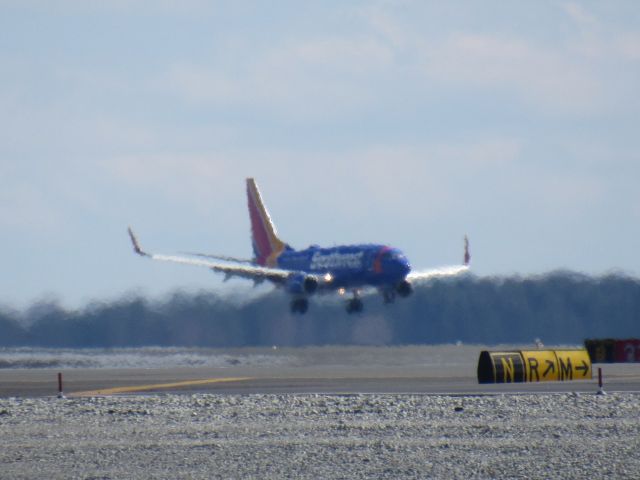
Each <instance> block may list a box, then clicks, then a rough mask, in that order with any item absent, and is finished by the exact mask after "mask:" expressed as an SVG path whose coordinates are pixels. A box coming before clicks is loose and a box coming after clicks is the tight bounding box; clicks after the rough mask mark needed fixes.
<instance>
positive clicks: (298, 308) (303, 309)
mask: <svg viewBox="0 0 640 480" xmlns="http://www.w3.org/2000/svg"><path fill="white" fill-rule="evenodd" d="M290 307H291V313H299V314H300V315H303V314H305V313H307V310H308V309H309V300H307V299H306V298H294V299H293V300H291V305H290Z"/></svg>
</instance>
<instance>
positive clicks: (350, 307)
mask: <svg viewBox="0 0 640 480" xmlns="http://www.w3.org/2000/svg"><path fill="white" fill-rule="evenodd" d="M363 308H364V304H363V303H362V300H360V298H358V297H357V296H354V297H353V298H352V299H350V300H347V313H348V314H352V313H362V310H363Z"/></svg>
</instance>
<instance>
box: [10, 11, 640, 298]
mask: <svg viewBox="0 0 640 480" xmlns="http://www.w3.org/2000/svg"><path fill="white" fill-rule="evenodd" d="M272 3H274V2H253V1H238V2H214V1H211V2H209V1H199V0H191V1H190V0H186V1H185V0H182V1H170V0H165V1H150V0H149V1H142V0H141V1H128V0H115V1H111V2H86V1H80V0H66V1H65V0H60V1H56V2H44V1H29V0H27V1H24V0H23V1H11V0H9V1H7V0H5V1H1V2H0V112H1V113H0V231H1V232H2V237H1V239H0V242H1V246H2V248H1V252H2V268H1V269H0V304H5V305H11V306H15V307H18V308H19V307H22V306H25V305H28V304H29V303H30V302H32V301H35V300H38V299H42V298H57V299H59V300H60V301H61V302H62V303H63V304H64V305H69V306H76V305H82V304H84V303H85V302H87V301H91V300H101V299H102V300H103V299H109V298H116V297H118V296H119V295H121V294H123V293H125V292H129V291H138V292H143V293H146V294H149V295H152V296H159V295H162V294H164V293H165V292H168V291H170V290H171V289H173V288H177V287H180V288H188V289H191V288H198V289H199V288H210V289H223V288H224V289H235V290H238V291H242V289H247V290H250V289H251V286H250V284H245V283H243V282H241V281H231V282H228V283H227V284H222V282H221V279H220V278H219V277H216V276H215V275H214V274H212V273H211V272H209V271H207V270H200V269H197V268H189V267H183V266H180V265H175V266H174V265H168V264H161V263H156V264H152V262H147V261H144V260H143V259H140V258H137V257H135V256H134V255H133V254H132V252H131V249H130V245H129V243H128V238H127V235H126V227H127V225H129V224H131V225H132V226H133V227H134V228H135V230H136V231H137V233H138V235H139V236H140V239H141V241H142V243H143V245H144V246H145V247H147V248H148V249H150V250H153V251H158V252H161V253H173V252H177V251H185V250H186V251H193V250H195V251H207V252H216V253H224V254H229V255H235V256H241V257H246V256H247V255H249V254H250V251H251V248H250V240H249V222H248V217H247V213H246V199H245V192H244V178H245V177H247V176H254V177H255V178H256V179H257V181H258V183H259V185H260V187H261V190H262V193H263V196H264V198H265V200H266V201H267V205H268V207H269V209H270V211H271V215H272V217H273V218H274V221H275V223H276V225H277V227H278V230H279V232H280V234H281V236H282V237H283V238H284V239H285V240H286V241H288V242H289V243H290V244H292V245H293V246H294V247H300V248H302V247H305V246H307V245H308V244H310V243H318V244H321V245H333V244H338V243H353V242H377V243H378V242H379V243H389V244H392V245H395V246H398V247H399V248H402V249H403V250H404V251H405V253H406V254H407V255H408V256H409V258H410V259H411V261H412V263H413V265H414V266H415V267H417V268H427V267H432V266H438V265H443V264H445V265H446V264H452V263H456V262H458V261H459V260H460V258H461V255H462V238H463V236H464V234H465V233H467V234H469V236H470V239H471V246H472V254H473V269H474V271H475V272H476V273H477V274H478V275H510V274H520V275H529V274H534V275H535V274H540V273H544V272H547V271H550V270H555V269H561V268H562V269H565V268H566V269H571V270H576V271H579V272H584V273H588V274H602V273H606V272H609V271H612V270H614V271H622V272H626V273H628V274H631V275H635V276H637V275H640V258H639V255H638V251H637V250H638V247H637V245H638V239H639V238H640V235H639V234H640V193H639V192H640V189H639V188H638V186H637V182H638V180H639V179H640V153H639V152H640V139H639V137H640V135H639V134H640V128H639V127H640V95H638V93H639V91H640V90H639V88H638V85H640V7H639V6H638V4H637V2H635V1H626V2H625V1H616V2H595V1H594V2H571V1H568V2H551V1H541V2H492V1H487V2H474V1H469V2H464V1H460V2H436V1H433V2H429V1H410V0H407V1H379V2H376V1H366V2H365V1H363V2H357V1H335V2H331V1H323V2H305V3H302V2H289V1H283V2H276V5H273V4H272ZM301 4H302V5H301Z"/></svg>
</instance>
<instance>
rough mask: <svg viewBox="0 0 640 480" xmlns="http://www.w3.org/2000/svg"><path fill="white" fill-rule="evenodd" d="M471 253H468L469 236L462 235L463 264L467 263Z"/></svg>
mask: <svg viewBox="0 0 640 480" xmlns="http://www.w3.org/2000/svg"><path fill="white" fill-rule="evenodd" d="M470 261H471V254H470V253H469V237H467V236H466V235H465V236H464V264H465V265H467V266H468V265H469V262H470Z"/></svg>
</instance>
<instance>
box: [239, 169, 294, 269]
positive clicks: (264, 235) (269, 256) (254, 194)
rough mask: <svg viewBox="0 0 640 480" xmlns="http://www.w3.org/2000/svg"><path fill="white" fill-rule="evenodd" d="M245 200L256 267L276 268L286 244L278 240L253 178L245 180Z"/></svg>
mask: <svg viewBox="0 0 640 480" xmlns="http://www.w3.org/2000/svg"><path fill="white" fill-rule="evenodd" d="M247 200H248V202H249V216H250V217H251V241H252V243H253V253H254V254H255V261H256V263H257V264H258V265H262V266H266V267H276V266H277V259H278V256H279V255H280V254H281V253H282V252H283V251H284V249H285V248H286V244H285V243H284V242H283V241H282V240H280V239H279V238H278V234H277V233H276V229H275V227H274V226H273V222H272V221H271V217H270V216H269V212H267V209H266V208H265V206H264V204H263V203H262V197H261V196H260V190H258V185H256V182H255V180H254V179H253V178H247Z"/></svg>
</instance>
